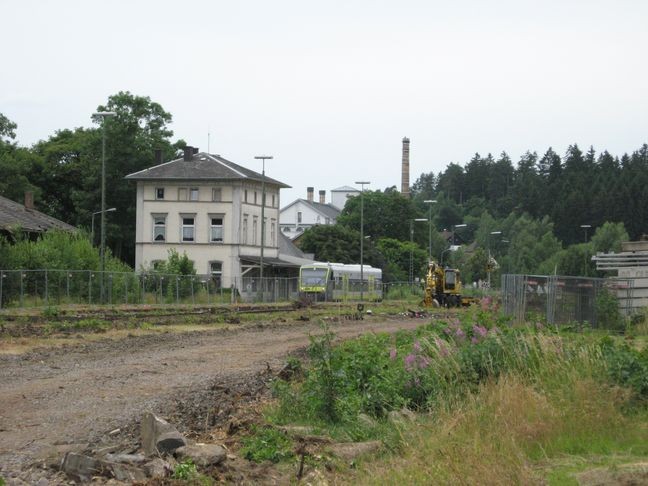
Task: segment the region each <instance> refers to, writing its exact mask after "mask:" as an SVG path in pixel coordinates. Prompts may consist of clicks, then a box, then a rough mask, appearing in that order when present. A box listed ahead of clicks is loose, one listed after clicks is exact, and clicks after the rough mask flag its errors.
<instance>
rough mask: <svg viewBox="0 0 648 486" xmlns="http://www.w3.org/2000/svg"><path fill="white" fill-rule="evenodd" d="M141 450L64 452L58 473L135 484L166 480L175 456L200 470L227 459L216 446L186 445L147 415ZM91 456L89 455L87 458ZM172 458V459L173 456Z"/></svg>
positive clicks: (163, 423)
mask: <svg viewBox="0 0 648 486" xmlns="http://www.w3.org/2000/svg"><path fill="white" fill-rule="evenodd" d="M140 427H141V429H140V435H141V448H142V452H137V451H136V450H133V449H132V448H131V449H130V450H126V451H123V448H121V449H122V452H120V451H119V450H120V447H119V446H110V447H105V448H103V449H100V450H97V451H94V452H89V453H88V452H81V451H71V450H70V451H66V453H65V456H64V457H63V460H62V461H61V463H60V470H61V471H62V472H64V473H65V474H67V475H68V477H69V478H71V479H74V480H76V481H80V482H89V481H92V478H95V477H97V476H103V477H106V478H113V480H116V481H123V482H135V481H145V480H146V479H148V478H165V477H168V476H170V475H171V473H172V471H173V466H172V464H176V459H175V457H177V458H178V460H180V461H182V460H185V459H191V460H192V461H193V463H194V464H196V465H197V466H201V467H208V466H213V465H218V464H221V463H222V462H224V461H225V460H226V459H227V451H226V450H225V449H224V448H223V447H221V446H219V445H216V444H189V443H188V441H187V439H186V438H185V437H184V436H183V435H182V434H181V433H180V432H178V430H177V429H176V428H175V427H174V426H173V425H171V424H170V423H169V422H167V421H166V420H164V419H162V418H160V417H158V416H157V415H155V414H153V413H151V412H147V413H146V414H144V416H143V418H142V421H141V423H140ZM90 454H92V455H90ZM174 456H175V457H174Z"/></svg>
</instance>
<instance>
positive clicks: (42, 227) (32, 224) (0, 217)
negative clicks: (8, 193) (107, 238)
mask: <svg viewBox="0 0 648 486" xmlns="http://www.w3.org/2000/svg"><path fill="white" fill-rule="evenodd" d="M53 229H58V230H63V231H76V228H75V227H74V226H72V225H70V224H67V223H64V222H63V221H61V220H58V219H56V218H53V217H51V216H48V215H47V214H45V213H41V212H40V211H38V210H36V209H35V208H34V197H33V194H32V193H31V192H28V193H26V194H25V204H20V203H17V202H15V201H12V200H11V199H7V198H6V197H2V196H0V233H2V234H4V235H5V236H7V237H9V238H10V239H14V238H15V235H16V233H17V232H20V233H29V234H40V233H44V232H45V231H49V230H53Z"/></svg>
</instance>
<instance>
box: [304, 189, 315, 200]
mask: <svg viewBox="0 0 648 486" xmlns="http://www.w3.org/2000/svg"><path fill="white" fill-rule="evenodd" d="M314 192H315V188H314V187H307V188H306V199H308V201H309V202H313V193H314Z"/></svg>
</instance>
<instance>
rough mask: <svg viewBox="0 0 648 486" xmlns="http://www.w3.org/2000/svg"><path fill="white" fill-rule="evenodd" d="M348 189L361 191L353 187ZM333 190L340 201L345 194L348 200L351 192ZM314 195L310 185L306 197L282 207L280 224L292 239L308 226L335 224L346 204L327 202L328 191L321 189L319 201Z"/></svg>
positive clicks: (282, 230)
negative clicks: (347, 195)
mask: <svg viewBox="0 0 648 486" xmlns="http://www.w3.org/2000/svg"><path fill="white" fill-rule="evenodd" d="M346 189H350V190H351V191H355V192H356V193H358V194H359V193H360V192H359V191H357V190H354V189H353V188H351V187H349V188H346ZM335 191H337V192H335ZM332 192H333V193H334V194H335V196H334V197H336V198H338V199H337V201H338V203H341V202H342V199H340V198H341V197H342V195H343V194H344V201H345V202H346V194H349V191H348V190H344V191H340V190H334V191H332ZM314 195H315V189H314V188H313V187H308V188H307V189H306V199H296V200H295V201H293V202H291V203H290V204H288V205H287V206H286V207H284V208H282V209H281V212H280V215H279V226H280V227H281V232H282V233H283V234H284V235H285V236H287V237H288V238H290V239H291V240H294V239H295V238H297V237H299V236H301V235H302V234H303V233H304V231H305V230H306V229H307V228H310V227H312V226H316V225H318V224H335V222H336V221H337V217H338V215H339V214H340V211H341V210H342V208H343V207H344V204H342V205H341V206H336V205H335V204H333V203H332V202H331V203H327V202H326V191H319V202H315V201H314Z"/></svg>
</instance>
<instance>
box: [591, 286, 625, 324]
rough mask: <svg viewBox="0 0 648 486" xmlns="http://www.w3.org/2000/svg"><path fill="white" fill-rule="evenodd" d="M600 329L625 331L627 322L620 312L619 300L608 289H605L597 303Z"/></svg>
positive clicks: (598, 297)
mask: <svg viewBox="0 0 648 486" xmlns="http://www.w3.org/2000/svg"><path fill="white" fill-rule="evenodd" d="M595 308H596V317H597V325H598V327H602V328H604V329H610V330H613V331H623V330H625V320H624V318H623V316H622V315H621V311H620V310H619V300H618V299H617V297H616V296H615V295H614V294H613V293H612V292H610V291H609V290H607V289H603V290H602V291H601V292H600V293H599V295H598V296H597V298H596V303H595Z"/></svg>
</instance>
